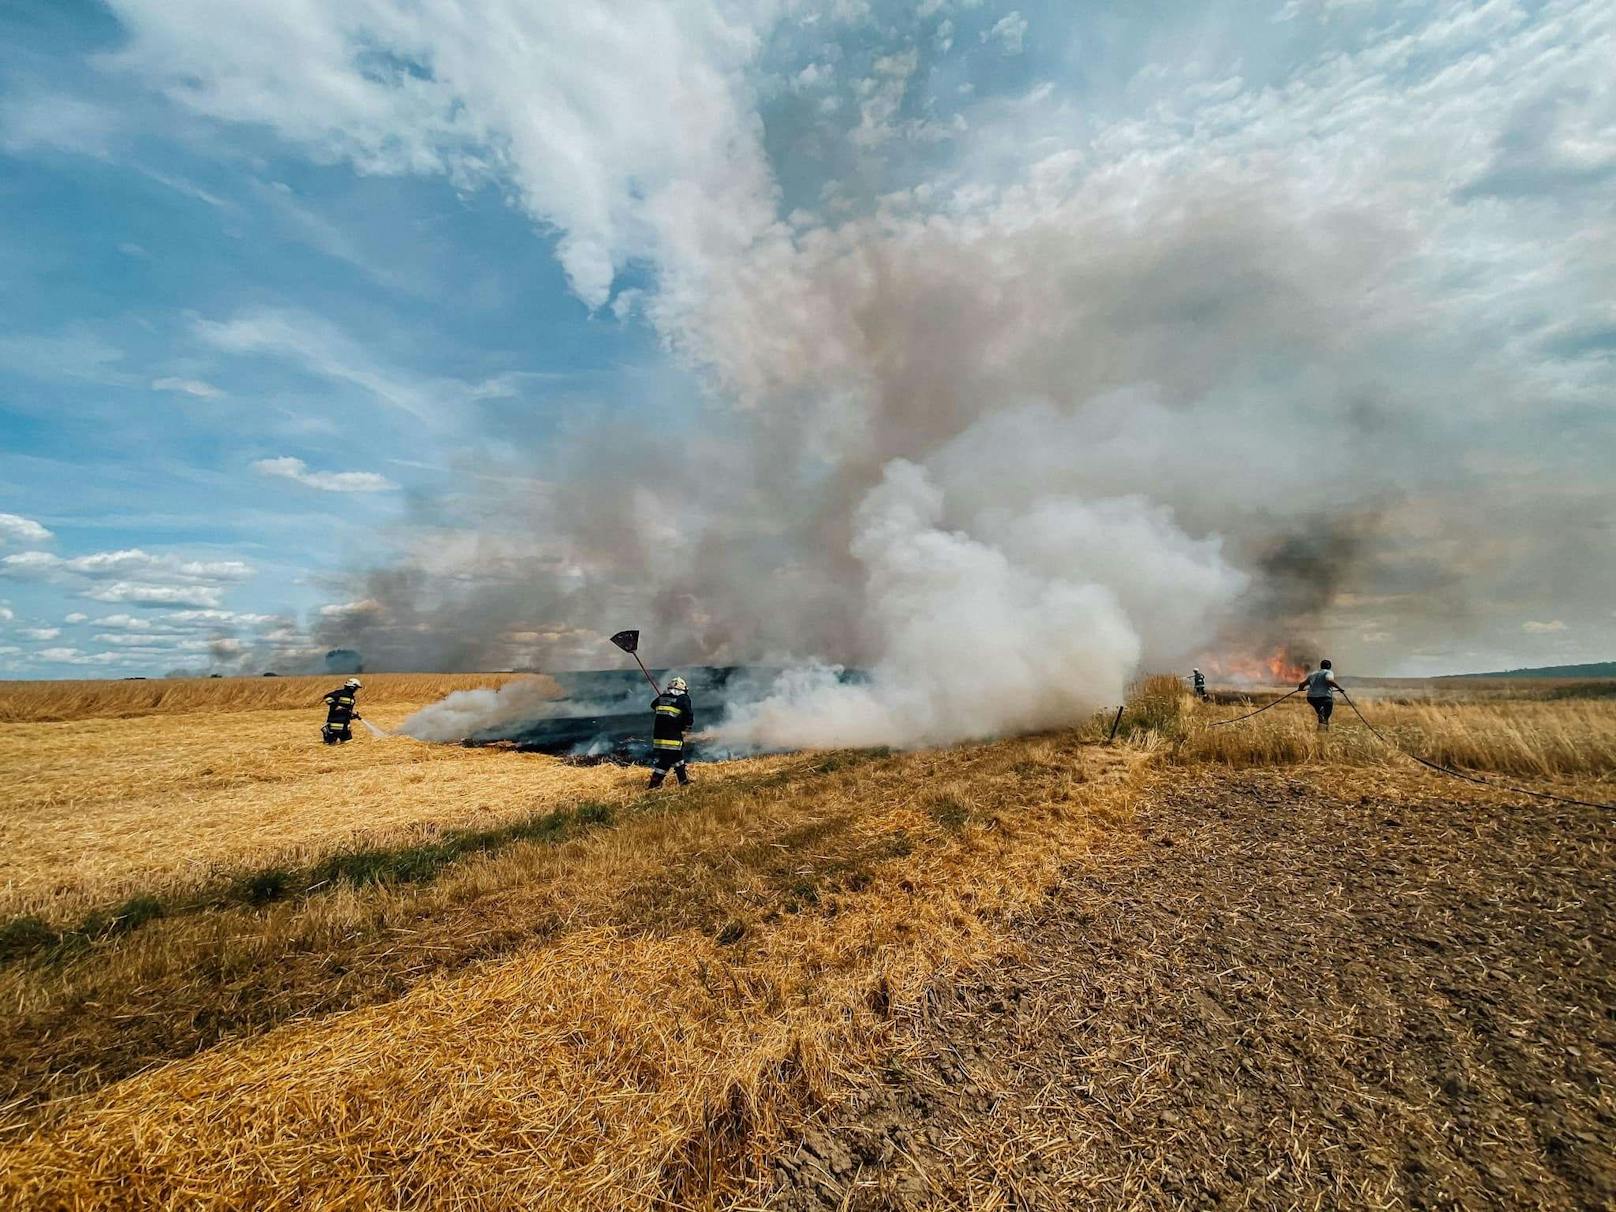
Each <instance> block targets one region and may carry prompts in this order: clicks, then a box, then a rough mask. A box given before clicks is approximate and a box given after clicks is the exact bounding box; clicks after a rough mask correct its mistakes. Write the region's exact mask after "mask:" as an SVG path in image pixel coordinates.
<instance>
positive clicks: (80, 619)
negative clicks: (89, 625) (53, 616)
mask: <svg viewBox="0 0 1616 1212" xmlns="http://www.w3.org/2000/svg"><path fill="white" fill-rule="evenodd" d="M89 618H90V616H89V615H87V614H85V613H84V612H83V611H81V610H75V611H74V612H73V613H72V614H69V615H66V616H64V617H63V619H62V622H64V623H84V622H88V621H89Z"/></svg>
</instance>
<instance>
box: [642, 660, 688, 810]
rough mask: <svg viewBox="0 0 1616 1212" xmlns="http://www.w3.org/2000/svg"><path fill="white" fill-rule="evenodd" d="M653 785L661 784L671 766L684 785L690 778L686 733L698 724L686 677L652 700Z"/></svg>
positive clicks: (672, 683) (679, 679)
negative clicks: (686, 762)
mask: <svg viewBox="0 0 1616 1212" xmlns="http://www.w3.org/2000/svg"><path fill="white" fill-rule="evenodd" d="M651 712H652V715H651V764H652V770H651V786H652V787H660V786H662V780H663V779H665V778H667V777H668V771H669V770H672V771H673V772H674V774H676V775H678V776H679V782H680V784H681V785H683V784H685V783H688V782H689V781H690V773H689V771H687V770H686V769H685V733H686V732H688V731H689V730H690V729H691V728H693V727H695V725H696V713H695V712H694V711H693V710H692V709H691V705H690V687H689V686H688V685H687V684H686V683H685V680H684V678H674V679H673V680H672V681H671V682H669V683H668V688H667V689H666V690H664V691H663V692H662V693H661V694H659V695H657V696H656V698H654V699H652V700H651Z"/></svg>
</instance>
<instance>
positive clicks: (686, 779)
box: [673, 762, 690, 787]
mask: <svg viewBox="0 0 1616 1212" xmlns="http://www.w3.org/2000/svg"><path fill="white" fill-rule="evenodd" d="M673 772H674V773H675V774H676V775H678V776H679V786H681V787H688V786H690V774H689V772H688V771H686V770H685V764H684V763H683V762H680V763H679V764H678V765H677V766H675V767H674V768H673Z"/></svg>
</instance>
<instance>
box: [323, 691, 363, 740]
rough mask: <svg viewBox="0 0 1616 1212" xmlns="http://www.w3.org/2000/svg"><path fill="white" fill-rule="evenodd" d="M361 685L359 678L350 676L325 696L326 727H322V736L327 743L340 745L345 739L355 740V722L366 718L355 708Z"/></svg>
mask: <svg viewBox="0 0 1616 1212" xmlns="http://www.w3.org/2000/svg"><path fill="white" fill-rule="evenodd" d="M359 687H360V681H359V679H358V678H349V679H348V680H347V681H346V682H344V683H343V684H342V685H341V686H340V687H338V688H337V689H336V690H333V691H332V692H331V693H330V694H328V695H326V696H325V704H326V714H325V727H323V728H321V729H320V736H321V737H322V738H324V740H325V743H326V744H327V745H339V744H341V743H342V742H343V741H351V740H353V722H354V721H355V720H362V719H364V718H365V717H364V716H362V715H360V714H359V712H358V711H356V710H355V707H356V706H357V700H358V698H359Z"/></svg>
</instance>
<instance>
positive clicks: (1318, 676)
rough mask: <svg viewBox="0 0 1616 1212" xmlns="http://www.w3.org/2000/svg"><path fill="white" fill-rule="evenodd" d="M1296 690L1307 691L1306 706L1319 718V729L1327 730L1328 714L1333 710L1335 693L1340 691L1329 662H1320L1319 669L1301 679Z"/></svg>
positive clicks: (1328, 725)
mask: <svg viewBox="0 0 1616 1212" xmlns="http://www.w3.org/2000/svg"><path fill="white" fill-rule="evenodd" d="M1296 689H1298V690H1305V691H1307V705H1308V706H1309V707H1311V708H1313V711H1314V713H1315V714H1316V715H1317V716H1318V717H1319V729H1320V730H1321V731H1323V730H1326V729H1328V728H1329V727H1330V713H1331V712H1332V711H1334V710H1335V692H1336V691H1337V690H1340V689H1341V686H1340V684H1339V683H1338V682H1337V681H1336V680H1335V674H1334V673H1332V672H1331V671H1330V662H1329V661H1320V662H1319V667H1318V668H1317V669H1315V670H1314V671H1313V672H1312V673H1310V674H1308V675H1307V676H1306V677H1305V678H1303V679H1302V681H1301V684H1300V685H1298V686H1297V687H1296ZM1343 693H1345V692H1343Z"/></svg>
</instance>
